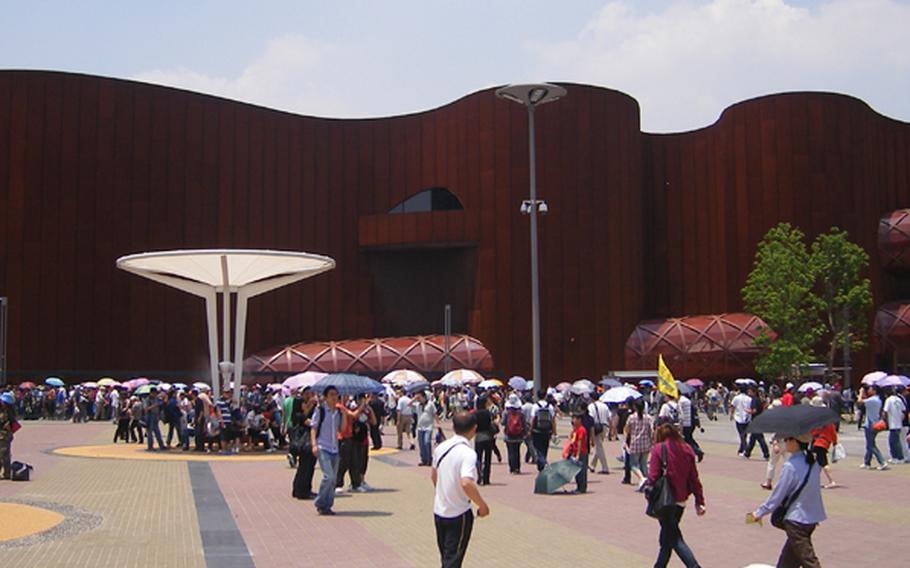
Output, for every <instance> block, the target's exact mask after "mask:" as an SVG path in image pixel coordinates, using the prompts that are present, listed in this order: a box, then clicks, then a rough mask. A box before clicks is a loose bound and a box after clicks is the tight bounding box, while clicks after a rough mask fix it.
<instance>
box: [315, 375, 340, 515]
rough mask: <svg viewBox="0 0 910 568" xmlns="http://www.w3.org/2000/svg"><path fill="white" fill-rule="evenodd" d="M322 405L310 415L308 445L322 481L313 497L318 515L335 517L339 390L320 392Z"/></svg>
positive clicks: (328, 388)
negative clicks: (310, 447)
mask: <svg viewBox="0 0 910 568" xmlns="http://www.w3.org/2000/svg"><path fill="white" fill-rule="evenodd" d="M322 397H323V399H324V400H323V403H322V404H321V405H319V407H317V408H316V411H315V412H314V413H313V419H312V424H313V425H312V426H311V427H310V443H311V444H312V446H313V456H314V457H316V459H318V460H319V469H321V470H322V482H321V483H320V484H319V494H318V495H317V496H316V512H318V513H319V514H320V515H334V514H335V512H334V511H333V510H332V505H334V504H335V477H336V475H337V473H338V431H339V430H340V429H341V418H342V417H341V412H340V411H339V410H338V409H337V408H336V407H337V405H338V389H336V388H335V387H331V386H329V387H326V388H325V390H323V391H322Z"/></svg>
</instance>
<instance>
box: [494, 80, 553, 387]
mask: <svg viewBox="0 0 910 568" xmlns="http://www.w3.org/2000/svg"><path fill="white" fill-rule="evenodd" d="M565 95H566V90H565V89H563V88H562V87H560V86H558V85H551V84H549V83H530V84H522V85H507V86H505V87H502V88H500V89H496V96H497V97H499V98H500V99H505V100H507V101H512V102H514V103H518V104H520V105H524V106H525V107H526V108H527V109H528V162H529V164H528V166H529V167H530V169H531V184H530V185H531V191H530V194H531V195H530V198H529V199H525V200H524V201H522V202H521V209H520V210H521V212H522V213H523V214H524V215H530V217H531V353H532V356H533V373H534V376H533V381H534V386H535V387H536V388H538V389H539V388H541V386H542V385H543V382H542V380H543V377H542V374H541V365H540V284H539V282H538V280H539V274H538V273H539V270H540V268H539V266H538V253H537V214H538V213H541V214H546V212H547V210H548V209H547V204H546V202H544V201H543V200H539V199H537V162H536V156H535V153H534V109H535V108H537V107H538V106H540V105H542V104H546V103H550V102H553V101H555V100H558V99H560V98H562V97H564V96H565Z"/></svg>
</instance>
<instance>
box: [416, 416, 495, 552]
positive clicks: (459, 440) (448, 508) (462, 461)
mask: <svg viewBox="0 0 910 568" xmlns="http://www.w3.org/2000/svg"><path fill="white" fill-rule="evenodd" d="M452 426H453V429H454V430H455V435H454V436H452V437H451V438H449V439H448V440H446V441H445V442H443V443H441V444H439V446H437V447H436V451H435V452H434V453H433V470H432V473H431V475H430V478H431V480H432V482H433V488H434V498H433V517H434V524H435V526H436V546H437V547H438V548H439V556H440V560H441V566H442V568H460V567H461V565H462V563H463V562H464V558H465V554H466V553H467V550H468V543H469V542H470V540H471V533H472V531H473V528H474V514H473V513H472V512H471V503H472V502H473V503H474V504H475V505H477V516H478V517H479V518H483V517H486V516H487V515H489V514H490V507H489V506H488V505H487V503H486V501H484V499H483V496H481V494H480V490H479V489H478V488H477V484H476V482H477V457H476V454H475V453H474V452H473V451H472V449H471V440H472V439H473V438H474V437H475V435H476V433H477V414H476V413H474V414H470V413H467V412H464V411H459V412H456V413H455V415H454V417H453V419H452Z"/></svg>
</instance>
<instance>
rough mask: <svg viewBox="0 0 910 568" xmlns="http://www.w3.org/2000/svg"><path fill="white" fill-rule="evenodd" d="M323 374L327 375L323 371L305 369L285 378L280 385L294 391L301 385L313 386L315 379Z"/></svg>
mask: <svg viewBox="0 0 910 568" xmlns="http://www.w3.org/2000/svg"><path fill="white" fill-rule="evenodd" d="M325 376H327V375H326V374H325V373H319V372H317V371H306V372H304V373H300V374H297V375H294V376H292V377H288V378H286V379H285V380H284V382H283V383H282V384H281V386H282V387H283V388H285V389H287V390H288V391H290V392H294V391H295V390H297V389H300V388H302V387H311V386H313V385H314V384H316V381H318V380H319V379H321V378H323V377H325Z"/></svg>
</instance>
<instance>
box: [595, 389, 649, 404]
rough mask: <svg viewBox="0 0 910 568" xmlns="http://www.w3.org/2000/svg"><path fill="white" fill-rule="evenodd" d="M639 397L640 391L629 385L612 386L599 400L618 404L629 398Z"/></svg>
mask: <svg viewBox="0 0 910 568" xmlns="http://www.w3.org/2000/svg"><path fill="white" fill-rule="evenodd" d="M636 398H641V393H640V392H638V391H637V390H635V389H633V388H629V387H613V388H611V389H610V390H608V391H607V392H605V393H603V394H602V395H601V396H600V402H609V403H615V404H619V403H620V402H626V401H627V400H629V399H636Z"/></svg>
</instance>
